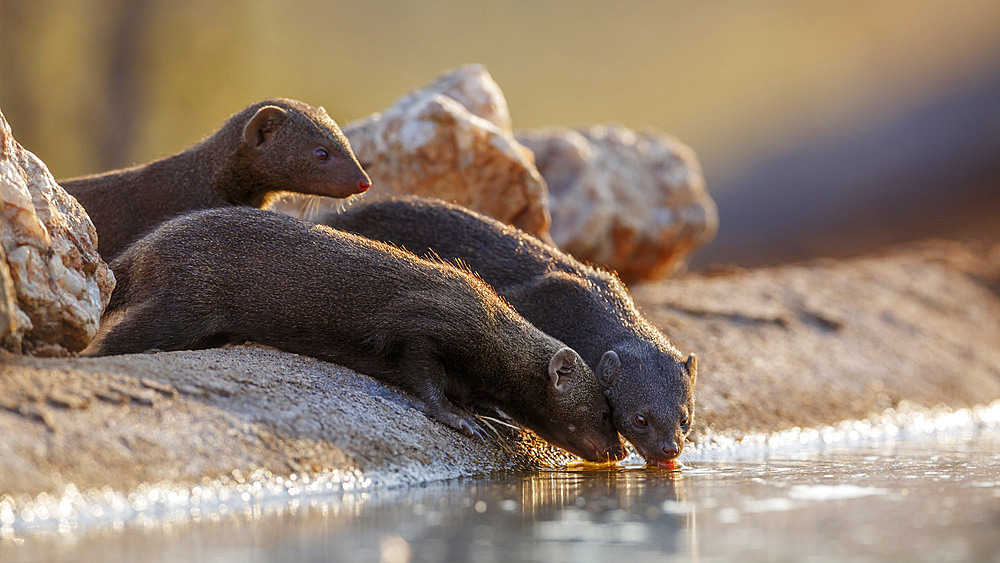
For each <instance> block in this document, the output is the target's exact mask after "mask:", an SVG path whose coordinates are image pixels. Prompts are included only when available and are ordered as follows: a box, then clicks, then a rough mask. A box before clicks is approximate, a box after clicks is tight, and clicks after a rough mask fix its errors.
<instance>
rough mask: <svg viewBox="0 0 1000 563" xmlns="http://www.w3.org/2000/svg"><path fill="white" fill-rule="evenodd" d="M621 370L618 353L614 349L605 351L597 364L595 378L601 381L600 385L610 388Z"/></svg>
mask: <svg viewBox="0 0 1000 563" xmlns="http://www.w3.org/2000/svg"><path fill="white" fill-rule="evenodd" d="M621 372H622V361H621V360H620V359H618V354H617V353H616V352H615V351H614V350H608V351H607V352H605V353H604V355H603V356H601V363H599V364H597V380H598V381H600V382H601V387H604V389H605V390H607V389H611V387H612V386H613V385H614V384H615V381H617V380H618V375H619V374H621Z"/></svg>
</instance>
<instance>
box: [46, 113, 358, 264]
mask: <svg viewBox="0 0 1000 563" xmlns="http://www.w3.org/2000/svg"><path fill="white" fill-rule="evenodd" d="M319 148H322V149H323V150H325V151H327V154H328V158H327V159H326V160H321V159H319V158H318V157H317V155H316V150H317V149H319ZM59 183H60V185H62V187H63V188H65V189H66V191H68V192H69V193H70V194H72V195H73V196H75V197H76V198H77V200H79V201H80V203H81V204H82V205H83V207H84V209H86V210H87V214H88V215H90V218H91V220H93V222H94V226H95V227H97V236H98V250H99V251H100V253H101V256H102V257H103V258H104V259H105V260H108V261H110V260H111V259H112V258H113V257H115V256H116V255H117V254H118V253H119V252H121V251H122V249H124V248H125V246H126V245H128V244H129V243H130V242H132V241H133V240H135V239H137V238H139V236H141V235H142V234H143V233H145V232H147V231H149V230H150V229H152V228H153V227H155V226H156V225H158V224H159V223H162V222H163V221H166V220H167V219H169V218H171V217H174V216H176V215H179V214H182V213H185V212H187V211H192V210H196V209H207V208H211V207H223V206H227V205H251V206H255V207H256V206H259V205H260V204H261V203H262V202H263V199H264V197H265V195H266V194H267V193H268V192H273V191H292V192H299V193H304V194H314V195H323V196H330V197H347V196H349V195H352V194H356V193H360V192H363V191H365V190H366V189H368V187H370V186H371V181H370V180H369V178H368V176H367V174H365V172H364V170H363V169H362V168H361V165H360V164H358V161H357V159H356V158H355V156H354V153H353V152H352V151H351V147H350V144H349V143H348V141H347V138H346V137H345V136H344V134H343V133H342V132H341V131H340V128H339V127H338V126H337V124H336V123H334V121H333V120H332V119H330V116H329V115H327V113H326V111H324V110H323V109H322V108H315V107H312V106H310V105H308V104H305V103H302V102H299V101H297V100H289V99H281V98H274V99H268V100H263V101H260V102H257V103H255V104H252V105H250V106H248V107H246V108H244V109H243V110H242V111H240V112H239V113H237V114H236V115H234V116H232V117H231V118H230V119H229V120H228V121H226V123H225V124H223V126H222V127H221V128H220V129H219V130H218V131H216V132H215V133H214V134H212V135H211V136H209V137H207V138H206V139H205V140H203V141H202V142H200V143H198V144H197V145H195V146H193V147H191V148H189V149H187V150H185V151H182V152H180V153H177V154H175V155H173V156H170V157H167V158H164V159H161V160H157V161H154V162H150V163H148V164H143V165H141V166H133V167H131V168H125V169H121V170H113V171H110V172H104V173H101V174H94V175H91V176H84V177H80V178H70V179H65V180H60V181H59Z"/></svg>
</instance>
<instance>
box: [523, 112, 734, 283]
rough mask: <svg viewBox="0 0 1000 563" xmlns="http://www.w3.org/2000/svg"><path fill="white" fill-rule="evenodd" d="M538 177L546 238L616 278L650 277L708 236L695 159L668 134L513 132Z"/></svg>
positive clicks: (602, 129)
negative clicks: (544, 192)
mask: <svg viewBox="0 0 1000 563" xmlns="http://www.w3.org/2000/svg"><path fill="white" fill-rule="evenodd" d="M517 139H518V141H520V142H521V144H523V145H525V146H527V147H528V148H530V149H531V150H533V151H534V152H535V162H536V163H537V165H538V170H539V171H540V172H541V173H542V176H544V177H545V180H546V183H547V185H548V190H549V208H550V209H551V213H552V229H551V234H552V239H553V240H554V241H555V242H556V244H557V245H559V246H560V247H561V248H562V249H563V250H566V251H567V252H569V253H570V254H573V255H574V256H576V257H577V258H580V259H583V260H586V261H590V262H596V263H599V264H603V265H605V266H607V267H609V268H612V269H614V270H616V271H617V272H618V273H619V275H620V276H621V277H622V279H623V280H625V281H627V282H629V281H637V280H648V279H656V278H660V277H663V276H666V275H668V274H670V273H671V272H673V271H674V270H675V269H676V268H677V267H678V266H679V265H680V264H681V263H683V260H684V259H685V258H687V257H688V256H690V255H691V253H692V252H694V251H695V250H697V249H698V248H699V247H701V246H703V245H705V244H706V243H708V242H709V241H710V240H712V238H713V237H714V236H715V231H716V229H717V228H718V213H717V210H716V207H715V202H713V201H712V198H711V197H710V196H709V194H708V190H707V189H706V188H705V180H704V177H703V176H702V173H701V167H700V165H699V164H698V160H697V157H696V156H695V154H694V151H692V150H691V149H690V148H689V147H687V146H686V145H684V144H682V143H681V142H679V141H677V140H676V139H674V138H672V137H669V136H667V135H663V134H659V133H652V132H650V133H637V132H635V131H631V130H629V129H626V128H624V127H620V126H608V125H596V126H592V127H589V128H586V129H581V130H571V129H562V128H554V129H544V130H538V131H527V132H520V133H518V134H517Z"/></svg>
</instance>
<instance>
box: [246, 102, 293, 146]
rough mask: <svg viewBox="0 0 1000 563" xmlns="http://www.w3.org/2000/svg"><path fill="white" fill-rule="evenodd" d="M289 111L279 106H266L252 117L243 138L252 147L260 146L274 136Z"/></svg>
mask: <svg viewBox="0 0 1000 563" xmlns="http://www.w3.org/2000/svg"><path fill="white" fill-rule="evenodd" d="M287 115H288V113H287V112H286V111H285V110H283V109H281V108H279V107H278V106H264V107H262V108H260V109H259V110H257V113H255V114H254V116H253V117H251V118H250V121H248V122H247V126H246V127H245V128H244V129H243V140H244V141H245V142H246V144H248V145H250V146H251V147H259V146H261V145H263V144H264V143H266V142H267V141H268V139H270V138H271V137H272V136H274V132H275V131H277V129H278V125H280V124H281V122H282V121H284V120H285V117H287Z"/></svg>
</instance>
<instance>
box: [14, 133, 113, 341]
mask: <svg viewBox="0 0 1000 563" xmlns="http://www.w3.org/2000/svg"><path fill="white" fill-rule="evenodd" d="M0 200H2V206H0V209H2V214H3V216H2V223H0V244H2V246H3V258H4V262H5V264H4V268H0V335H2V334H3V332H4V327H6V326H7V325H6V324H3V323H5V322H6V321H4V317H5V316H6V317H7V320H9V321H12V322H11V325H12V326H10V328H9V331H8V334H7V336H6V338H4V347H5V348H7V349H9V350H15V351H18V350H19V349H20V348H21V345H22V344H23V348H24V350H26V351H29V352H33V353H36V354H59V353H65V351H67V350H68V351H79V350H82V349H83V348H85V347H86V346H87V344H88V343H89V342H90V341H91V339H93V337H94V334H96V332H97V326H98V322H99V320H100V316H101V311H103V309H104V306H105V305H106V304H107V302H108V299H110V297H111V290H112V289H113V288H114V284H115V280H114V275H113V274H112V273H111V270H109V269H108V266H107V264H105V263H104V262H103V261H101V258H100V256H99V255H98V254H97V232H96V231H95V230H94V225H93V223H91V221H90V218H89V217H87V214H86V213H85V212H84V210H83V207H82V206H80V204H79V203H77V201H76V200H75V199H74V198H73V197H72V196H70V195H69V194H67V193H66V192H65V191H64V190H63V189H62V188H61V187H59V185H58V184H56V181H55V180H54V179H53V178H52V174H50V173H49V171H48V169H47V168H46V167H45V164H44V163H42V161H41V160H39V159H38V157H36V156H35V155H33V154H32V153H30V152H29V151H27V150H25V149H24V148H23V147H22V146H21V145H20V144H18V143H17V141H15V140H14V137H13V135H12V134H11V129H10V125H8V124H7V120H6V119H5V118H4V116H3V114H2V113H0ZM4 270H6V271H4ZM7 273H9V279H10V282H11V286H12V287H13V290H14V293H13V295H12V296H8V297H13V298H12V299H10V300H9V301H6V300H5V299H6V298H4V297H3V296H5V295H7V291H6V290H7V288H8V286H7V285H6V283H7V276H6V274H7ZM7 306H11V308H10V310H9V311H8V312H7V313H6V314H5V313H4V312H3V311H4V309H5V308H6V307H7Z"/></svg>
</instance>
